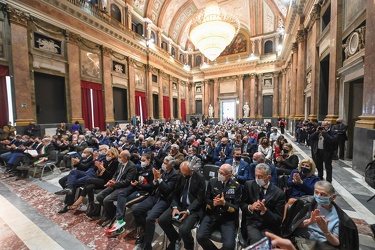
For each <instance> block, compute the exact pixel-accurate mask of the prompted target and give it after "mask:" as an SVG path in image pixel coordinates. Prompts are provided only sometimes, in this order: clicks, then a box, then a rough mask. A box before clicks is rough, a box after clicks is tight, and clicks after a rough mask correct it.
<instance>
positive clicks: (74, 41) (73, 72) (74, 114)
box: [66, 32, 84, 124]
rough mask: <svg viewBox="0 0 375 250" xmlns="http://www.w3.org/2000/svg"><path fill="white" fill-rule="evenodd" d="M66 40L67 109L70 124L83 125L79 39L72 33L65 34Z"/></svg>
mask: <svg viewBox="0 0 375 250" xmlns="http://www.w3.org/2000/svg"><path fill="white" fill-rule="evenodd" d="M66 39H67V45H66V47H67V59H68V78H69V81H68V84H69V95H70V102H68V103H69V104H68V105H69V106H70V107H69V109H70V112H71V115H70V122H71V123H74V122H75V121H79V123H82V124H83V123H84V120H83V117H82V100H81V80H80V79H81V75H80V70H79V69H80V63H79V61H80V58H79V55H80V50H79V47H78V43H79V40H80V39H81V37H80V36H79V35H78V34H75V33H73V32H67V33H66Z"/></svg>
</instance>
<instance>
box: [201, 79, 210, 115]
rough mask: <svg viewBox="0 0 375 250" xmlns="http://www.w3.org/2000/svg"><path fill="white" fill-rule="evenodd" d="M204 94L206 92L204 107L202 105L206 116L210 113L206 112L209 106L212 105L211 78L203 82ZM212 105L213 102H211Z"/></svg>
mask: <svg viewBox="0 0 375 250" xmlns="http://www.w3.org/2000/svg"><path fill="white" fill-rule="evenodd" d="M203 86H204V87H203V91H204V92H203V94H204V98H203V102H202V104H203V107H202V113H203V114H205V115H206V116H208V114H206V113H205V112H207V110H208V106H209V105H210V103H209V102H210V88H209V87H210V86H209V80H204V82H203ZM211 105H212V104H211Z"/></svg>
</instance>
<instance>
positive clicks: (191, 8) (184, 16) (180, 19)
mask: <svg viewBox="0 0 375 250" xmlns="http://www.w3.org/2000/svg"><path fill="white" fill-rule="evenodd" d="M196 12H197V9H196V8H195V6H194V5H193V4H190V5H189V6H188V7H187V8H186V9H185V10H184V12H183V13H182V14H181V15H180V16H179V17H178V19H177V21H176V25H175V26H174V27H173V32H172V39H173V40H174V41H176V40H177V38H178V35H179V34H180V32H181V28H182V27H183V25H184V24H185V23H186V21H187V19H188V18H189V17H191V16H192V15H194V13H196Z"/></svg>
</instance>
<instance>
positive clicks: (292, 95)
mask: <svg viewBox="0 0 375 250" xmlns="http://www.w3.org/2000/svg"><path fill="white" fill-rule="evenodd" d="M292 50H293V62H292V68H291V75H290V80H291V83H290V96H289V100H288V101H289V102H290V110H289V118H290V119H294V116H295V115H296V91H297V66H298V44H297V43H293V48H292Z"/></svg>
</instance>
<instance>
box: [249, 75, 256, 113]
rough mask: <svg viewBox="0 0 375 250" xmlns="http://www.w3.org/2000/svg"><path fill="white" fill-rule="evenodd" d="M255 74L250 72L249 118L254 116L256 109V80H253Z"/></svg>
mask: <svg viewBox="0 0 375 250" xmlns="http://www.w3.org/2000/svg"><path fill="white" fill-rule="evenodd" d="M255 77H256V74H254V73H252V74H250V95H249V107H250V118H255V109H256V98H255V96H256V93H255V88H256V82H255Z"/></svg>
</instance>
